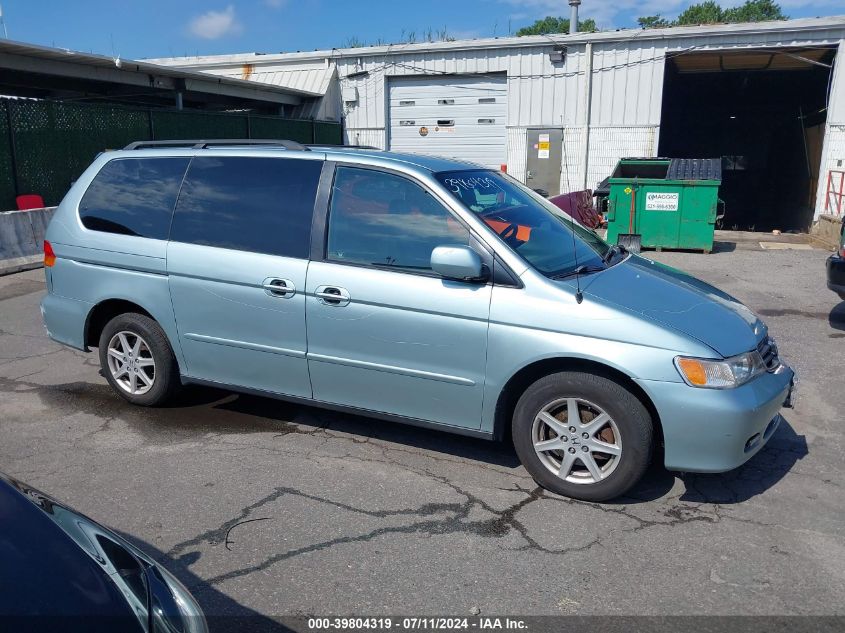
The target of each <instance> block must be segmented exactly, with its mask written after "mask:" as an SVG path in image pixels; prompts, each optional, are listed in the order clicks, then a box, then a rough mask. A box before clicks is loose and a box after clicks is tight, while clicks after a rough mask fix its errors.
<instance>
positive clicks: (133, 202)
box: [79, 158, 189, 240]
mask: <svg viewBox="0 0 845 633" xmlns="http://www.w3.org/2000/svg"><path fill="white" fill-rule="evenodd" d="M188 162H189V159H187V158H118V159H115V160H113V161H110V162H108V163H106V164H105V165H104V166H103V168H102V169H101V170H100V173H98V174H97V175H96V176H95V177H94V180H93V181H92V182H91V185H90V186H89V187H88V190H87V191H86V192H85V195H83V196H82V201H81V202H80V203H79V217H80V219H81V220H82V224H83V226H84V227H85V228H86V229H91V230H92V231H104V232H106V233H119V234H121V235H137V236H139V237H149V238H152V239H156V240H166V239H167V232H168V230H169V228H170V218H171V216H172V215H173V207H174V206H175V205H176V196H178V195H179V186H180V185H181V184H182V178H183V176H184V175H185V169H186V168H187V167H188Z"/></svg>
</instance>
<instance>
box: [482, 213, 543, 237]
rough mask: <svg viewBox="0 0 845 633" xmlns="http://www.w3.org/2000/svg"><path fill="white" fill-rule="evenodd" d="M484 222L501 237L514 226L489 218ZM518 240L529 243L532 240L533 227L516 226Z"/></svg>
mask: <svg viewBox="0 0 845 633" xmlns="http://www.w3.org/2000/svg"><path fill="white" fill-rule="evenodd" d="M484 222H485V223H486V224H487V226H489V227H490V228H491V229H493V230H494V231H496V233H498V234H499V235H502V233H504V232H505V231H506V230H507V229H508V227H509V226H513V225H512V224H510V223H509V222H502V221H500V220H490V219H488V218H484ZM516 239H518V240H519V241H520V242H527V241H528V240H529V239H531V227H530V226H523V225H522V224H517V225H516Z"/></svg>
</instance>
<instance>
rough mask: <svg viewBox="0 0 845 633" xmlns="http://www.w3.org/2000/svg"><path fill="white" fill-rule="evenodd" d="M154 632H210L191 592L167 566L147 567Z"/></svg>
mask: <svg viewBox="0 0 845 633" xmlns="http://www.w3.org/2000/svg"><path fill="white" fill-rule="evenodd" d="M147 580H148V582H149V583H150V589H151V592H152V596H151V597H152V600H151V607H152V622H153V632H154V633H177V632H178V633H208V626H207V624H206V621H205V616H204V615H203V613H202V610H201V609H200V606H199V605H198V604H197V602H196V600H195V599H194V597H193V596H192V595H191V594H190V592H189V591H188V590H187V589H185V587H184V586H183V585H182V583H181V582H179V581H178V580H176V577H175V576H174V575H173V574H171V573H170V572H169V571H167V570H166V569H164V567H158V566H156V565H152V566H150V567H147Z"/></svg>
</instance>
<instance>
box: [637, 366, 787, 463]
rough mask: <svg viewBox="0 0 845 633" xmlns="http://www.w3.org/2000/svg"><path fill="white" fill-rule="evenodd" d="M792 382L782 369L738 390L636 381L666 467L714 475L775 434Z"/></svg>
mask: <svg viewBox="0 0 845 633" xmlns="http://www.w3.org/2000/svg"><path fill="white" fill-rule="evenodd" d="M794 378H795V374H794V372H793V371H792V369H790V368H789V367H787V366H786V365H781V366H780V367H779V368H778V370H777V371H776V372H774V373H766V374H764V375H762V376H758V377H757V378H755V379H754V380H752V381H751V382H749V383H746V384H744V385H742V386H741V387H738V388H736V389H698V388H695V387H689V386H687V385H686V384H685V383H682V382H677V383H676V382H657V381H650V380H642V381H638V382H639V384H640V386H641V387H642V388H643V389H644V390H645V391H646V393H647V394H648V395H649V396H650V397H651V399H652V402H653V403H654V405H655V407H656V408H657V413H658V415H659V416H660V421H661V423H662V427H663V441H664V449H665V460H664V463H665V465H666V468H667V469H669V470H679V471H684V472H701V473H718V472H725V471H727V470H733V469H734V468H736V467H738V466H741V465H742V464H744V463H745V462H746V461H748V460H749V459H750V458H751V457H752V456H753V455H755V454H756V453H757V452H758V451H759V450H760V449H761V448H763V446H765V445H766V442H768V440H769V439H770V438H771V437H772V435H774V432H775V430H776V429H777V426H778V424H779V423H780V420H781V417H780V409H781V407H782V406H783V405H784V403H785V402H786V401H787V400H788V399H789V398H790V397H791V394H792V387H793V384H794Z"/></svg>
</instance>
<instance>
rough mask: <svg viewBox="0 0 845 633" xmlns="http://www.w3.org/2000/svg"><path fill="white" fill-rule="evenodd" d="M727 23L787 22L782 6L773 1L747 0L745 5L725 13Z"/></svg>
mask: <svg viewBox="0 0 845 633" xmlns="http://www.w3.org/2000/svg"><path fill="white" fill-rule="evenodd" d="M723 17H724V20H725V22H766V21H767V20H786V19H788V16H786V15H784V14H783V11H781V8H780V6H779V5H778V4H777V3H775V2H773V0H747V2H746V3H745V4H743V5H742V6H739V7H735V8H733V9H726V10H725V12H724V15H723Z"/></svg>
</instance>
